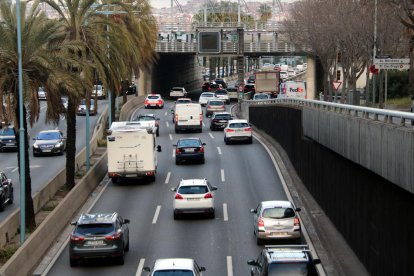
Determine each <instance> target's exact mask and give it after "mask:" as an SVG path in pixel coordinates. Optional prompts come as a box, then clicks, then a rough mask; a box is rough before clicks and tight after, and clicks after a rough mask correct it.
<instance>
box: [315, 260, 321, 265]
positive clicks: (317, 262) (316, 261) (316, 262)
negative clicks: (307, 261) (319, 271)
mask: <svg viewBox="0 0 414 276" xmlns="http://www.w3.org/2000/svg"><path fill="white" fill-rule="evenodd" d="M320 263H321V260H320V259H313V264H315V265H316V264H320Z"/></svg>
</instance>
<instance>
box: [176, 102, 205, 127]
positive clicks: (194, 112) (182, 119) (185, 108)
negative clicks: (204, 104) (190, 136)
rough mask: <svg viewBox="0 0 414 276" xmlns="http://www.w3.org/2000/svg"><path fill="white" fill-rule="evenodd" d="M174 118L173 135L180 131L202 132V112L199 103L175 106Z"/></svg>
mask: <svg viewBox="0 0 414 276" xmlns="http://www.w3.org/2000/svg"><path fill="white" fill-rule="evenodd" d="M174 116H175V118H174V122H175V133H178V132H180V131H182V130H194V131H198V132H202V127H203V111H202V109H201V105H200V104H199V103H186V104H177V105H176V106H175V110H174Z"/></svg>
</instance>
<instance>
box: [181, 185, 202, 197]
mask: <svg viewBox="0 0 414 276" xmlns="http://www.w3.org/2000/svg"><path fill="white" fill-rule="evenodd" d="M178 193H179V194H182V195H194V194H206V193H208V188H207V186H181V187H180V188H179V189H178Z"/></svg>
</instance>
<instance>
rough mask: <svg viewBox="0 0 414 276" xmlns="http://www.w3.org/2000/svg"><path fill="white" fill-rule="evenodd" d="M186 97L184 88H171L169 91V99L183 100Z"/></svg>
mask: <svg viewBox="0 0 414 276" xmlns="http://www.w3.org/2000/svg"><path fill="white" fill-rule="evenodd" d="M185 97H187V91H186V90H185V88H184V87H173V88H171V90H170V98H185Z"/></svg>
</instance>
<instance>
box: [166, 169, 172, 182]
mask: <svg viewBox="0 0 414 276" xmlns="http://www.w3.org/2000/svg"><path fill="white" fill-rule="evenodd" d="M170 177H171V172H168V173H167V177H166V178H165V184H168V182H170Z"/></svg>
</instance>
